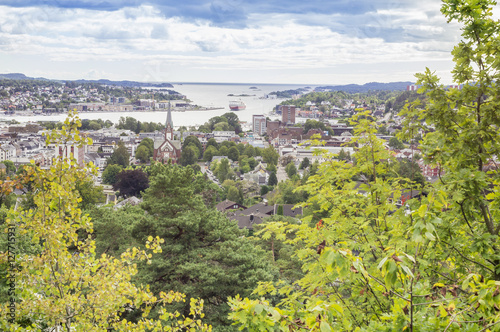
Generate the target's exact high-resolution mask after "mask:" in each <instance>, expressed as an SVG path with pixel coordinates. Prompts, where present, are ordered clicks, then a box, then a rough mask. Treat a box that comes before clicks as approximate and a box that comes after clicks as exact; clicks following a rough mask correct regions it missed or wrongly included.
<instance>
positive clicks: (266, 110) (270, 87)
mask: <svg viewBox="0 0 500 332" xmlns="http://www.w3.org/2000/svg"><path fill="white" fill-rule="evenodd" d="M172 85H173V86H174V87H173V88H172V90H175V91H177V92H179V93H180V94H182V95H185V96H186V97H187V98H188V99H189V100H191V102H192V104H194V105H198V106H201V107H206V108H220V109H212V110H207V111H185V112H179V111H176V112H172V120H173V123H174V127H179V126H186V127H190V126H196V127H198V126H200V125H202V124H204V123H205V122H207V121H208V120H209V119H210V118H212V117H214V116H220V115H223V114H224V113H226V112H230V111H231V110H230V109H229V102H230V101H232V100H241V101H243V102H244V103H245V104H246V109H245V110H241V111H235V113H236V114H237V115H238V118H239V119H240V121H244V122H247V123H251V122H252V115H254V114H255V115H260V114H261V115H265V116H268V115H269V114H270V113H271V112H272V111H273V108H274V107H276V105H278V104H280V103H281V102H282V101H283V100H284V99H276V98H269V97H270V96H269V93H271V92H273V91H284V90H291V89H299V88H310V89H311V91H312V90H313V89H314V88H315V87H316V86H312V85H307V84H304V85H298V84H250V83H249V84H227V83H225V84H223V83H173V84H172ZM230 94H232V95H233V96H228V95H230ZM234 95H249V96H234ZM266 96H268V97H267V98H266ZM79 116H80V118H81V119H89V120H96V119H102V120H103V121H106V120H110V121H112V122H113V123H115V124H117V123H118V121H119V119H120V118H121V117H127V116H129V117H133V118H135V119H137V120H138V121H141V122H160V123H164V122H165V120H166V116H167V112H166V111H151V112H85V113H81V114H79ZM65 118H66V115H65V114H57V115H29V116H21V115H17V114H14V115H3V114H2V115H0V121H1V120H13V119H14V120H16V121H18V122H21V123H26V122H36V121H64V119H65Z"/></svg>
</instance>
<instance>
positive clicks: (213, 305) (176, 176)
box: [132, 164, 273, 326]
mask: <svg viewBox="0 0 500 332" xmlns="http://www.w3.org/2000/svg"><path fill="white" fill-rule="evenodd" d="M194 176H195V175H194V174H193V172H192V170H191V169H190V168H188V167H185V168H182V167H179V166H177V165H161V164H155V165H154V166H152V168H151V177H150V180H151V181H150V187H149V188H148V189H147V190H146V191H145V193H144V195H143V199H144V202H143V205H142V208H143V209H144V210H145V211H146V212H147V216H145V217H144V218H142V220H140V222H137V223H135V224H134V226H133V231H132V235H133V236H134V238H135V239H136V240H137V241H139V242H141V241H144V239H147V237H148V236H149V235H148V234H151V235H152V236H159V237H161V238H162V239H164V240H165V244H163V245H162V248H163V254H162V255H161V256H158V257H157V258H155V257H153V259H152V264H151V265H150V266H145V269H144V271H145V272H144V273H142V274H140V276H139V277H140V278H139V281H141V282H147V283H149V284H151V289H152V290H153V291H154V292H155V293H156V292H160V291H165V290H168V289H175V290H177V291H181V292H184V293H185V294H186V295H188V294H197V297H199V298H201V299H204V300H205V304H206V306H205V311H206V313H207V319H209V320H210V321H211V322H213V324H215V325H218V326H219V325H228V322H227V318H226V315H227V310H228V306H227V304H226V299H227V297H228V296H235V295H236V294H239V293H240V294H247V295H249V294H250V293H249V291H250V290H251V289H252V288H253V287H255V286H256V284H257V281H259V280H271V279H272V278H273V272H272V269H271V267H270V266H269V265H268V263H267V262H266V261H265V259H264V258H263V252H261V251H260V250H259V249H258V248H255V247H254V246H253V245H252V244H251V243H250V242H248V241H247V240H245V238H244V237H242V235H243V234H244V233H243V232H242V231H240V230H239V229H238V226H237V225H236V223H234V222H233V221H230V220H228V219H227V218H226V217H225V216H224V215H222V214H221V213H219V212H218V211H217V210H215V209H209V208H207V207H206V205H205V204H203V200H202V197H201V196H200V195H197V194H195V192H194V188H193V185H192V183H193V178H194ZM188 296H189V295H188ZM178 308H179V310H181V312H186V310H187V313H189V307H187V306H182V307H178Z"/></svg>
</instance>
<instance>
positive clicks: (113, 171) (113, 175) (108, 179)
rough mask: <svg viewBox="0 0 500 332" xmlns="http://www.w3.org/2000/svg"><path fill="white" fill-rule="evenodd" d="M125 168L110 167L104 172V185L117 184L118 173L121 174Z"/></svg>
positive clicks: (112, 165) (118, 166)
mask: <svg viewBox="0 0 500 332" xmlns="http://www.w3.org/2000/svg"><path fill="white" fill-rule="evenodd" d="M122 170H123V168H122V167H121V166H120V165H114V164H111V165H108V166H106V168H105V169H104V171H103V172H102V183H104V184H110V185H113V184H115V182H116V180H117V176H118V173H120V172H121V171H122Z"/></svg>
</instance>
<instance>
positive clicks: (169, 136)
mask: <svg viewBox="0 0 500 332" xmlns="http://www.w3.org/2000/svg"><path fill="white" fill-rule="evenodd" d="M173 139H174V122H173V121H172V110H171V107H170V101H169V102H168V110H167V122H166V123H165V140H169V141H172V140H173Z"/></svg>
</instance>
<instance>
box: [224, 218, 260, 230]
mask: <svg viewBox="0 0 500 332" xmlns="http://www.w3.org/2000/svg"><path fill="white" fill-rule="evenodd" d="M231 220H234V221H237V222H238V227H239V228H240V229H241V228H247V229H253V225H258V224H261V223H262V218H260V217H257V216H254V215H249V216H234V217H232V218H231Z"/></svg>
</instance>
